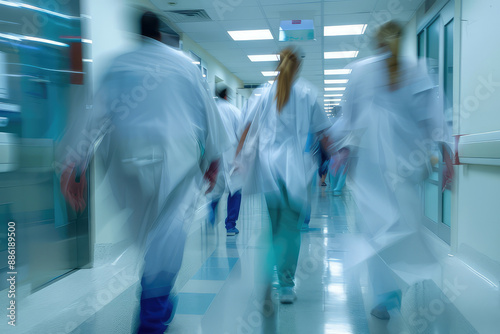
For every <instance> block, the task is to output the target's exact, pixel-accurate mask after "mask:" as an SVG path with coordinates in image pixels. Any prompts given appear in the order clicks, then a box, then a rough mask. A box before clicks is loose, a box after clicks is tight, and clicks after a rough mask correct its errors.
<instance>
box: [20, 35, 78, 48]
mask: <svg viewBox="0 0 500 334" xmlns="http://www.w3.org/2000/svg"><path fill="white" fill-rule="evenodd" d="M21 38H22V39H24V40H27V41H33V42H39V43H45V44H51V45H57V46H69V45H68V44H65V43H60V42H56V41H52V40H50V39H45V38H38V37H32V36H22V37H21Z"/></svg>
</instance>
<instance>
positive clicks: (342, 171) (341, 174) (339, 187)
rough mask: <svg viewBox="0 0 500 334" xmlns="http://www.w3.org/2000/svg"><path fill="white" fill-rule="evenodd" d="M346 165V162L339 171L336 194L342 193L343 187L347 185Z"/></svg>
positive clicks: (334, 191) (334, 192)
mask: <svg viewBox="0 0 500 334" xmlns="http://www.w3.org/2000/svg"><path fill="white" fill-rule="evenodd" d="M345 168H346V165H345V164H344V165H343V166H342V167H341V168H340V169H339V170H338V172H337V180H336V184H335V185H334V186H335V189H334V190H333V194H334V195H342V188H344V185H345V179H346V177H347V171H346V170H345Z"/></svg>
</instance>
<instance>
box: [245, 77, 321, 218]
mask: <svg viewBox="0 0 500 334" xmlns="http://www.w3.org/2000/svg"><path fill="white" fill-rule="evenodd" d="M276 88H277V84H276V83H275V84H273V85H272V86H267V87H263V88H261V89H259V90H258V91H257V93H258V94H261V95H260V96H255V94H256V92H254V96H253V97H252V98H251V99H250V100H249V102H248V106H247V111H246V113H245V121H244V124H249V123H252V125H251V127H250V130H249V132H248V135H247V139H246V142H245V145H244V148H243V150H242V154H241V155H240V156H239V157H238V159H239V163H238V164H239V165H240V168H242V169H244V170H246V172H247V173H249V176H248V177H247V179H246V182H245V186H244V187H243V192H244V193H248V192H264V193H265V194H266V196H268V198H269V197H270V196H276V199H277V200H278V197H279V196H280V185H283V186H284V187H285V188H286V189H287V192H288V196H289V198H288V200H289V201H290V205H291V206H292V207H293V209H294V210H295V211H297V212H301V213H302V214H305V213H306V212H305V211H306V210H307V203H308V201H309V200H310V199H309V198H308V197H309V196H307V195H305V194H307V193H308V187H309V184H310V183H311V181H312V177H313V175H314V173H315V171H316V168H315V164H314V162H313V159H312V156H311V152H309V148H308V147H307V144H308V143H307V138H308V135H309V133H312V134H314V133H317V132H320V131H323V130H325V129H328V128H329V127H331V123H330V120H329V119H328V117H327V116H326V114H325V112H324V111H323V109H322V108H321V106H320V105H319V103H318V101H317V97H318V95H317V92H316V90H315V89H314V88H313V86H312V85H311V84H310V83H309V82H307V81H306V80H305V79H302V78H299V79H297V80H296V81H295V82H294V83H293V86H292V89H291V92H290V99H289V101H288V103H287V104H286V105H285V106H284V107H283V109H282V111H281V113H279V114H278V111H277V106H276V100H275V95H276ZM250 164H251V165H250Z"/></svg>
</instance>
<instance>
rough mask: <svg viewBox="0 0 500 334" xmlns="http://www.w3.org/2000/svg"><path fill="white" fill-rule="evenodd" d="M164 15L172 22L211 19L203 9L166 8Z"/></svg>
mask: <svg viewBox="0 0 500 334" xmlns="http://www.w3.org/2000/svg"><path fill="white" fill-rule="evenodd" d="M165 16H166V17H168V18H169V19H170V20H171V21H172V22H174V23H182V22H203V21H212V19H211V18H210V16H208V14H207V12H206V11H205V10H204V9H193V10H168V11H165Z"/></svg>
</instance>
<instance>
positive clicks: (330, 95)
mask: <svg viewBox="0 0 500 334" xmlns="http://www.w3.org/2000/svg"><path fill="white" fill-rule="evenodd" d="M342 96H344V94H325V97H342Z"/></svg>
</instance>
